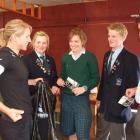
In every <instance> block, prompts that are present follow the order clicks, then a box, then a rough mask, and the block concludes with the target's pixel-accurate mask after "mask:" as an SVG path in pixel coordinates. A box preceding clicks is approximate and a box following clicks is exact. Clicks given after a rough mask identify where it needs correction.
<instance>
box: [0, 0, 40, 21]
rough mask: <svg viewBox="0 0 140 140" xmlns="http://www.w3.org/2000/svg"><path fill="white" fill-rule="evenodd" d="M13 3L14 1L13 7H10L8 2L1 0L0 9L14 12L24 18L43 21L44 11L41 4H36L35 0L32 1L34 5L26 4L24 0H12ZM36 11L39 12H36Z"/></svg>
mask: <svg viewBox="0 0 140 140" xmlns="http://www.w3.org/2000/svg"><path fill="white" fill-rule="evenodd" d="M11 1H12V7H10V6H9V4H8V2H6V0H0V8H2V9H5V10H8V11H13V12H15V13H19V14H22V15H24V16H30V17H32V18H35V19H39V20H40V19H41V11H42V5H41V3H39V4H35V3H34V0H32V3H28V2H26V0H22V1H21V0H11ZM39 2H41V1H39ZM17 5H21V7H20V8H19V7H18V6H17ZM36 10H37V12H35V11H36ZM27 11H28V12H27ZM35 13H36V14H35Z"/></svg>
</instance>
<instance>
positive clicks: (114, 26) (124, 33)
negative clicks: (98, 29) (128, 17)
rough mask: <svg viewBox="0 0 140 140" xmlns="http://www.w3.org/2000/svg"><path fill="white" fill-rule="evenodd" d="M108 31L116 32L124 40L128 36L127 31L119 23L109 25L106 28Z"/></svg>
mask: <svg viewBox="0 0 140 140" xmlns="http://www.w3.org/2000/svg"><path fill="white" fill-rule="evenodd" d="M107 29H108V31H109V30H115V31H117V32H118V33H119V34H120V36H122V37H124V38H126V37H127V35H128V30H127V28H126V26H125V25H124V24H122V23H120V22H114V23H111V24H110V25H109V26H108V27H107Z"/></svg>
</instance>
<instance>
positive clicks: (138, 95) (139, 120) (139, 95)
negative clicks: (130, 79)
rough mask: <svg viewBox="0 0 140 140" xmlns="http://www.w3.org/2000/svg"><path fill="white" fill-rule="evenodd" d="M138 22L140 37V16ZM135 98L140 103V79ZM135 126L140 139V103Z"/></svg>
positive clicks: (136, 137)
mask: <svg viewBox="0 0 140 140" xmlns="http://www.w3.org/2000/svg"><path fill="white" fill-rule="evenodd" d="M136 22H137V25H138V30H139V37H140V17H138V18H137V19H136ZM139 64H140V63H139ZM135 99H136V102H137V103H138V104H140V81H139V84H138V87H137V90H136V96H135ZM133 128H134V136H135V140H139V139H140V105H139V107H138V112H137V114H136V117H135V120H134V124H133Z"/></svg>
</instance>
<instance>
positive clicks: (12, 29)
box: [0, 19, 32, 47]
mask: <svg viewBox="0 0 140 140" xmlns="http://www.w3.org/2000/svg"><path fill="white" fill-rule="evenodd" d="M27 28H29V29H30V31H32V27H31V26H30V25H29V24H28V23H26V22H24V21H23V20H21V19H13V20H10V21H8V22H7V24H6V25H5V27H4V28H2V29H0V47H5V46H6V45H7V43H8V41H9V39H10V37H11V35H12V34H15V35H16V36H20V35H22V34H23V33H24V31H25V29H27Z"/></svg>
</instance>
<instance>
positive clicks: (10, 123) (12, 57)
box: [0, 19, 41, 140]
mask: <svg viewBox="0 0 140 140" xmlns="http://www.w3.org/2000/svg"><path fill="white" fill-rule="evenodd" d="M31 31H32V27H31V26H30V25H29V24H27V23H26V22H24V21H22V20H20V19H13V20H10V21H9V22H7V24H6V25H5V28H3V29H1V30H0V46H1V49H0V93H1V97H2V100H1V101H0V112H1V117H0V136H1V137H2V139H3V140H29V139H30V119H31V112H32V107H31V101H30V94H29V89H28V84H29V85H36V83H37V81H38V80H41V78H37V79H30V80H28V70H27V68H26V67H25V65H24V63H23V61H22V60H21V58H20V55H19V52H20V50H26V49H27V45H28V44H29V43H30V42H31V39H30V34H31ZM15 108H16V109H15Z"/></svg>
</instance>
